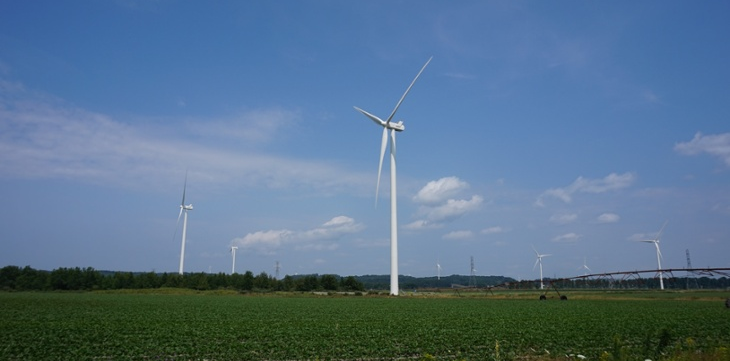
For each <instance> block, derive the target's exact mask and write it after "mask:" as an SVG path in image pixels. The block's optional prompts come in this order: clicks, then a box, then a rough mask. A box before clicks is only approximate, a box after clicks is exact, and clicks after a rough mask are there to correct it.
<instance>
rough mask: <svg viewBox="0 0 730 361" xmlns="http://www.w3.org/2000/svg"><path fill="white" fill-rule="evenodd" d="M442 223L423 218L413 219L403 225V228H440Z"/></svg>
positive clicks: (414, 229) (415, 229) (413, 229)
mask: <svg viewBox="0 0 730 361" xmlns="http://www.w3.org/2000/svg"><path fill="white" fill-rule="evenodd" d="M442 227H443V224H441V223H432V222H429V221H427V220H425V219H419V220H417V221H413V222H411V223H408V224H406V225H405V226H403V228H405V229H409V230H412V231H417V230H422V229H437V228H442Z"/></svg>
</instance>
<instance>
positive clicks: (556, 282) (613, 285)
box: [483, 268, 730, 301]
mask: <svg viewBox="0 0 730 361" xmlns="http://www.w3.org/2000/svg"><path fill="white" fill-rule="evenodd" d="M674 272H685V273H686V274H690V273H691V274H693V275H698V276H707V277H730V268H669V269H655V270H642V271H625V272H608V273H593V274H586V275H581V276H575V277H566V278H555V279H546V280H545V283H547V285H546V287H545V288H544V289H542V291H543V292H542V293H541V294H540V300H547V293H548V292H549V291H550V290H553V291H555V293H556V294H557V295H558V297H559V298H560V299H561V300H564V301H565V300H567V299H568V297H567V296H566V295H565V294H561V293H560V290H559V288H566V287H563V286H564V285H566V284H568V285H572V286H573V287H574V288H575V284H576V282H578V284H579V285H582V286H584V287H586V286H593V287H591V288H594V289H599V288H604V287H600V286H607V287H605V288H608V289H619V288H627V287H626V286H627V284H628V283H630V286H631V288H637V286H640V285H642V284H644V285H645V284H647V281H648V280H653V279H654V278H656V277H658V275H660V274H662V275H664V279H670V280H672V279H684V277H674ZM646 274H653V275H655V276H654V277H651V278H648V277H642V275H646ZM667 275H669V277H666V276H667ZM535 282H536V281H535V280H526V281H518V282H505V283H502V284H498V285H494V286H487V287H484V288H483V289H485V290H486V291H488V292H489V293H490V294H492V295H493V294H494V293H493V292H492V290H495V289H524V288H528V286H529V288H532V287H534V284H535ZM596 286H598V287H596Z"/></svg>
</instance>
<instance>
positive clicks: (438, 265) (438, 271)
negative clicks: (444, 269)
mask: <svg viewBox="0 0 730 361" xmlns="http://www.w3.org/2000/svg"><path fill="white" fill-rule="evenodd" d="M436 279H437V280H441V264H440V263H439V261H438V260H436Z"/></svg>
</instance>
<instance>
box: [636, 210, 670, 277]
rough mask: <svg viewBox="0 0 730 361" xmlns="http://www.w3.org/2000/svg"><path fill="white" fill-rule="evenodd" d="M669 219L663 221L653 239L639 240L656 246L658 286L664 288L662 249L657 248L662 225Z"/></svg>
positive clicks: (662, 229)
mask: <svg viewBox="0 0 730 361" xmlns="http://www.w3.org/2000/svg"><path fill="white" fill-rule="evenodd" d="M668 222H669V221H665V222H664V225H663V226H662V228H661V229H660V230H659V233H657V235H656V238H654V239H647V240H643V241H639V242H647V243H654V247H656V263H657V267H658V268H657V269H658V272H659V288H660V289H662V290H663V289H664V275H663V273H662V251H660V250H659V237H661V236H662V232H663V231H664V227H666V226H667V223H668Z"/></svg>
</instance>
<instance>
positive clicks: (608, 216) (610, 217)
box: [596, 213, 621, 223]
mask: <svg viewBox="0 0 730 361" xmlns="http://www.w3.org/2000/svg"><path fill="white" fill-rule="evenodd" d="M619 219H621V217H619V215H618V214H615V213H603V214H601V215H600V216H598V217H597V218H596V220H597V221H598V223H616V222H618V221H619Z"/></svg>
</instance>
